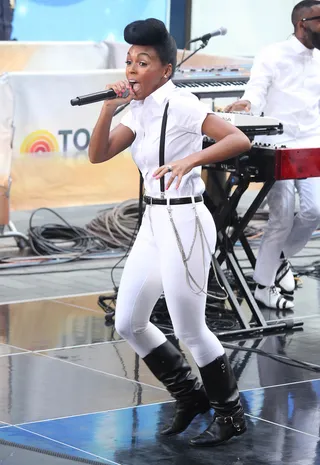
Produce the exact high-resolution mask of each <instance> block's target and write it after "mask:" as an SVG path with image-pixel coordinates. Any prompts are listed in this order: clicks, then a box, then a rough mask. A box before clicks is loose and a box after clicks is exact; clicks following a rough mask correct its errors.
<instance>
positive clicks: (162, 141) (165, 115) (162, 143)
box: [159, 102, 169, 197]
mask: <svg viewBox="0 0 320 465" xmlns="http://www.w3.org/2000/svg"><path fill="white" fill-rule="evenodd" d="M168 107H169V102H167V104H166V107H165V109H164V112H163V117H162V125H161V134H160V148H159V167H160V166H163V165H164V149H165V141H166V128H167V119H168ZM160 191H161V197H164V191H165V188H164V176H162V178H160Z"/></svg>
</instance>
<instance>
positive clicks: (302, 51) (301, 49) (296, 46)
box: [289, 35, 313, 57]
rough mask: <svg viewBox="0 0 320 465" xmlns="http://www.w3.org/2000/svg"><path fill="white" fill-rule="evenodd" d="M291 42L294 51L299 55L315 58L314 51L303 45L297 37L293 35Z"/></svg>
mask: <svg viewBox="0 0 320 465" xmlns="http://www.w3.org/2000/svg"><path fill="white" fill-rule="evenodd" d="M289 40H290V43H291V46H292V48H293V50H294V51H295V52H296V53H298V54H299V55H304V56H311V57H312V56H313V49H310V48H307V47H305V46H304V45H303V43H301V42H300V40H299V39H297V38H296V36H295V35H292V37H291V38H290V39H289Z"/></svg>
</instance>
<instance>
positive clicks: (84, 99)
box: [70, 89, 130, 107]
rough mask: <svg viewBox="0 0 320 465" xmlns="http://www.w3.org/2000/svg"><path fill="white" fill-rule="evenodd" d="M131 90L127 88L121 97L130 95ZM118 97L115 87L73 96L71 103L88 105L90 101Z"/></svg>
mask: <svg viewBox="0 0 320 465" xmlns="http://www.w3.org/2000/svg"><path fill="white" fill-rule="evenodd" d="M129 94H130V91H129V89H126V90H125V91H124V93H123V95H122V96H121V97H120V98H127V97H129ZM115 98H118V95H117V94H116V93H115V91H114V90H113V89H107V90H103V91H101V92H95V93H94V94H88V95H81V96H80V97H76V98H73V99H72V100H70V103H71V105H72V106H73V107H74V106H76V105H88V104H89V103H95V102H102V101H103V100H113V99H115Z"/></svg>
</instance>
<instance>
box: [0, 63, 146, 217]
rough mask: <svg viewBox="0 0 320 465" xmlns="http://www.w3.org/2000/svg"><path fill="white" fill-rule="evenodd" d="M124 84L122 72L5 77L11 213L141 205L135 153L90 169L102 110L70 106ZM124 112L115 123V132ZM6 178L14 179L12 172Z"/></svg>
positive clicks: (0, 120)
mask: <svg viewBox="0 0 320 465" xmlns="http://www.w3.org/2000/svg"><path fill="white" fill-rule="evenodd" d="M124 76H125V74H124V70H123V69H122V70H120V69H119V70H95V71H88V72H81V73H74V72H69V73H66V72H65V73H58V72H50V73H49V72H48V73H31V72H29V73H26V72H20V73H8V74H7V75H6V76H3V77H2V80H1V87H0V105H1V112H0V129H1V140H0V154H1V157H2V158H3V159H5V160H6V161H7V160H10V159H11V153H12V171H11V174H12V189H11V206H12V208H13V209H15V210H20V209H34V208H38V207H52V208H54V207H57V206H72V205H85V204H99V203H101V204H104V203H113V202H121V201H123V200H126V199H128V198H132V197H137V195H138V188H139V181H138V179H139V177H138V170H137V168H136V166H135V165H134V163H133V161H132V159H131V155H130V153H129V151H125V152H123V153H122V154H119V155H118V156H117V157H114V159H112V160H110V161H109V162H108V163H102V164H98V165H92V164H91V163H90V162H89V160H88V155H87V149H88V145H89V141H90V137H91V133H92V130H93V128H94V126H95V124H96V121H97V119H98V116H99V113H100V110H101V107H102V105H103V103H102V102H99V103H94V104H90V105H84V106H75V107H73V106H71V105H70V100H71V99H72V98H75V97H77V96H80V95H85V94H90V93H93V92H98V91H102V90H104V89H105V86H106V84H112V83H114V82H116V81H118V80H119V79H123V78H124ZM12 104H13V106H12ZM13 107H14V111H13ZM3 109H4V111H2V110H3ZM125 111H126V110H124V112H125ZM124 112H123V113H121V114H120V115H119V116H116V117H115V118H114V119H113V122H112V126H114V125H116V124H118V123H119V121H120V119H121V118H122V116H123V114H124ZM12 124H13V129H12ZM11 141H13V145H12V151H11ZM5 171H10V167H9V165H6V166H5Z"/></svg>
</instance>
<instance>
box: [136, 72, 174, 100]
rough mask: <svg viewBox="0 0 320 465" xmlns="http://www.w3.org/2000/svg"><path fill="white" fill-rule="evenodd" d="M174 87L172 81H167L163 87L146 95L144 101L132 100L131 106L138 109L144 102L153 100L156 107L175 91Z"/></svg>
mask: <svg viewBox="0 0 320 465" xmlns="http://www.w3.org/2000/svg"><path fill="white" fill-rule="evenodd" d="M175 87H176V86H175V85H174V84H173V82H172V80H171V79H169V81H167V82H166V83H165V84H163V86H161V87H159V89H157V90H155V91H154V92H152V94H150V95H148V97H146V98H145V99H144V100H132V102H131V105H133V106H137V107H139V106H140V105H142V104H143V103H144V102H148V101H150V100H153V101H154V102H155V103H156V104H157V105H159V106H160V105H161V104H162V103H163V102H164V101H165V99H166V97H167V96H168V95H169V94H170V93H171V92H172V90H173V89H175Z"/></svg>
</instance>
